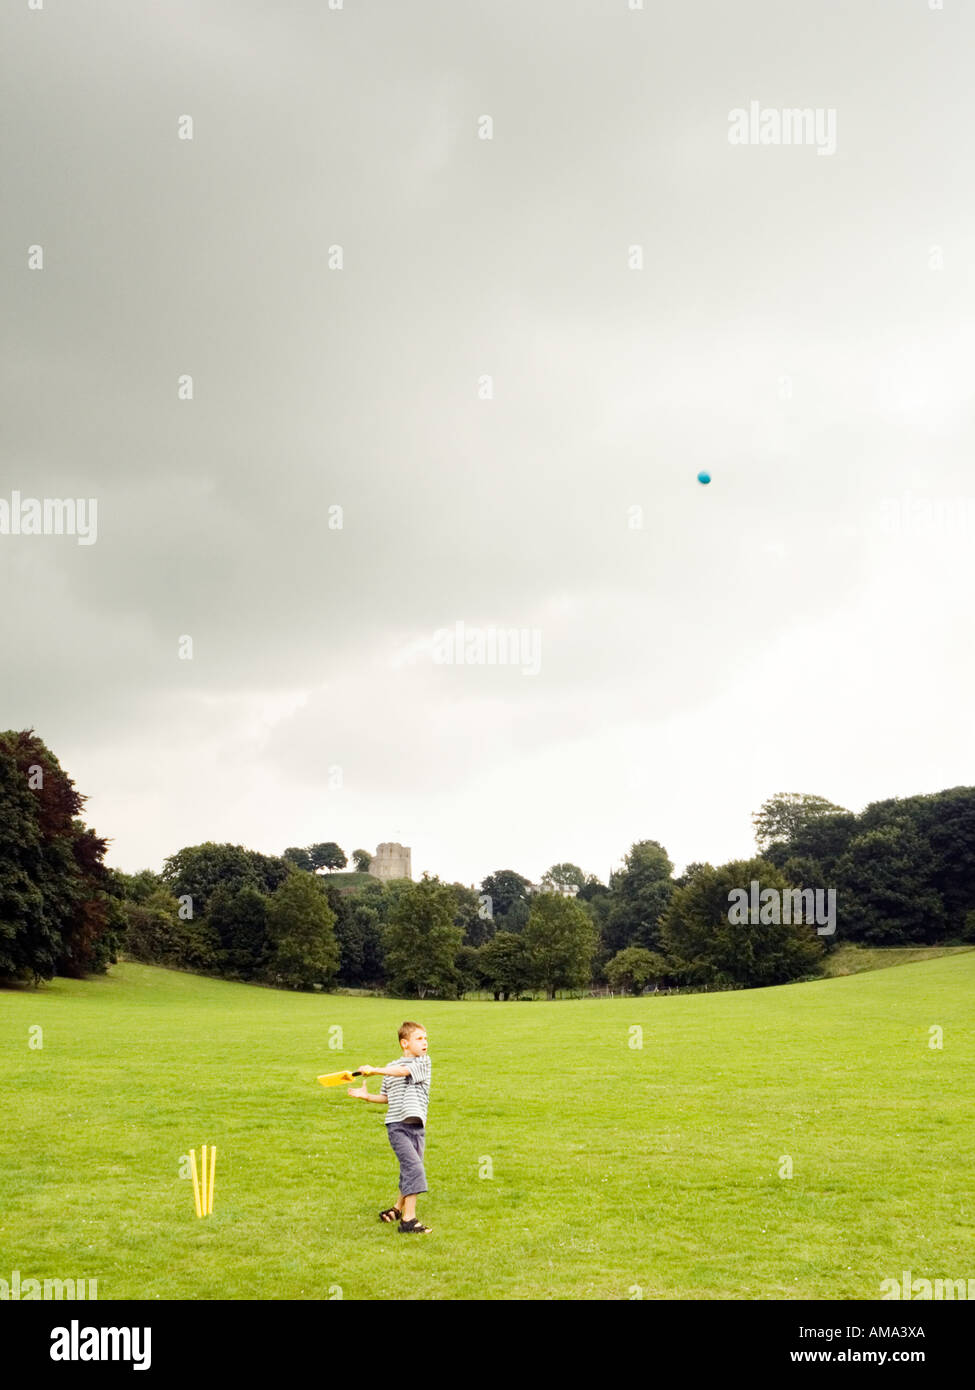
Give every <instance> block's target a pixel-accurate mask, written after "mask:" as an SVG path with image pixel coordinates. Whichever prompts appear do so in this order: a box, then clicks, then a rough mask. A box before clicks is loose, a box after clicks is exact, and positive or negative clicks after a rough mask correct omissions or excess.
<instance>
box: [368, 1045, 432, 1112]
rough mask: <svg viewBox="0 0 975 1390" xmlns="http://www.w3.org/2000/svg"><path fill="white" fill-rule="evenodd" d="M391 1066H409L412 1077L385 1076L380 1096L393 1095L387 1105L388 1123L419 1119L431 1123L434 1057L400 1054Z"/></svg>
mask: <svg viewBox="0 0 975 1390" xmlns="http://www.w3.org/2000/svg"><path fill="white" fill-rule="evenodd" d="M389 1065H390V1066H391V1067H408V1068H409V1071H410V1075H409V1076H384V1077H383V1085H382V1090H381V1091H380V1093H379V1094H380V1095H383V1096H388V1097H389V1104H388V1105H387V1106H386V1123H387V1124H388V1125H392V1124H396V1123H401V1122H402V1121H403V1120H412V1119H419V1120H422V1122H423V1124H424V1125H425V1124H426V1122H427V1106H428V1105H429V1104H430V1075H431V1071H432V1068H431V1066H430V1058H429V1057H427V1056H423V1057H410V1058H406V1057H397V1058H396V1060H395V1062H390V1063H389Z"/></svg>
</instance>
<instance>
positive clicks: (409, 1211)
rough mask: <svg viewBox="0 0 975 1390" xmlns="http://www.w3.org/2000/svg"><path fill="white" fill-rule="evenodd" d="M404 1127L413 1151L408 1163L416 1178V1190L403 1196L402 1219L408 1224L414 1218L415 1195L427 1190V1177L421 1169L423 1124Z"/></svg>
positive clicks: (423, 1137)
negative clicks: (410, 1160)
mask: <svg viewBox="0 0 975 1390" xmlns="http://www.w3.org/2000/svg"><path fill="white" fill-rule="evenodd" d="M405 1128H407V1130H408V1139H409V1144H410V1148H411V1149H412V1151H413V1152H412V1154H411V1158H412V1162H411V1164H410V1171H411V1173H412V1174H413V1175H414V1177H415V1178H416V1179H417V1180H418V1190H417V1191H414V1192H409V1193H405V1194H404V1196H403V1221H404V1222H405V1223H407V1224H408V1223H409V1222H411V1221H413V1220H415V1219H416V1199H417V1197H419V1195H420V1193H421V1192H426V1190H427V1177H426V1173H425V1172H424V1170H423V1150H424V1147H425V1145H426V1130H425V1127H424V1126H423V1125H416V1126H414V1125H409V1126H406V1127H405Z"/></svg>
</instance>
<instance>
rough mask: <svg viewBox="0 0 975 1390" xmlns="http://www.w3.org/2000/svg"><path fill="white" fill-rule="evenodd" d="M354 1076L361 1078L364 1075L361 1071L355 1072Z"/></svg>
mask: <svg viewBox="0 0 975 1390" xmlns="http://www.w3.org/2000/svg"><path fill="white" fill-rule="evenodd" d="M352 1075H353V1076H361V1075H362V1072H361V1071H354V1072H353V1073H352Z"/></svg>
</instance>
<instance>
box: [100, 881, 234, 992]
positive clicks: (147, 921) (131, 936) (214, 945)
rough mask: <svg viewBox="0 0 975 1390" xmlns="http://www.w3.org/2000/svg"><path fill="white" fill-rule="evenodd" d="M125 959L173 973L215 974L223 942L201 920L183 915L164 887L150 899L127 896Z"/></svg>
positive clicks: (124, 906)
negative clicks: (166, 969)
mask: <svg viewBox="0 0 975 1390" xmlns="http://www.w3.org/2000/svg"><path fill="white" fill-rule="evenodd" d="M120 909H121V914H122V919H123V922H124V927H125V935H124V939H123V942H122V949H123V951H124V954H125V958H126V960H138V961H142V962H143V963H144V964H146V965H162V966H166V967H167V968H168V969H171V970H189V971H193V972H195V973H198V974H199V973H204V974H205V973H208V972H215V971H216V970H217V969H218V966H219V958H220V939H219V937H218V936H217V934H216V932H215V931H214V930H213V929H212V927H211V926H210V924H209V923H208V922H207V921H206V919H205V918H202V917H184V916H181V912H180V904H179V902H178V901H177V899H176V898H175V897H174V896H173V894H172V893H171V892H170V891H169V889H168V888H166V887H165V886H164V885H163V886H160V887H157V888H156V889H155V890H154V891H153V892H151V893H150V894H149V895H148V896H147V897H139V898H135V897H128V898H125V899H123V901H122V902H121V904H120Z"/></svg>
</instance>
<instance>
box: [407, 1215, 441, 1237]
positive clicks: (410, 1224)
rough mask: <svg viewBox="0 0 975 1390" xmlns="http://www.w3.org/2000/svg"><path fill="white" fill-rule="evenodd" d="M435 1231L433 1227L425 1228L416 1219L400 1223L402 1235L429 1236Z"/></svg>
mask: <svg viewBox="0 0 975 1390" xmlns="http://www.w3.org/2000/svg"><path fill="white" fill-rule="evenodd" d="M432 1230H433V1227H432V1226H424V1225H423V1222H422V1221H417V1219H416V1218H415V1217H414V1218H413V1220H412V1221H401V1222H400V1223H399V1233H400V1235H404V1234H406V1235H413V1236H428V1235H429V1234H430V1232H431V1231H432Z"/></svg>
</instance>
